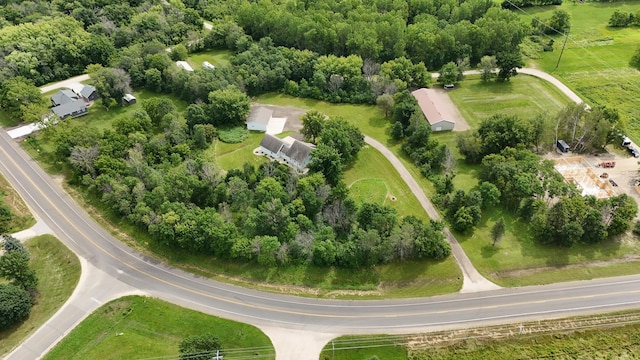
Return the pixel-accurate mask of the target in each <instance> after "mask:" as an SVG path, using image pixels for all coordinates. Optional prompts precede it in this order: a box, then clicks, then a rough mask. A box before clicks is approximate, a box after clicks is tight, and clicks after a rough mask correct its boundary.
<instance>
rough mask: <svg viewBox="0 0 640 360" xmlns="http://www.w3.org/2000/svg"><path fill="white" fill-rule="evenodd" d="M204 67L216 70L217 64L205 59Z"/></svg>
mask: <svg viewBox="0 0 640 360" xmlns="http://www.w3.org/2000/svg"><path fill="white" fill-rule="evenodd" d="M202 67H203V68H205V69H209V70H215V69H216V66H215V65H213V64H212V63H210V62H208V61H204V62H203V63H202Z"/></svg>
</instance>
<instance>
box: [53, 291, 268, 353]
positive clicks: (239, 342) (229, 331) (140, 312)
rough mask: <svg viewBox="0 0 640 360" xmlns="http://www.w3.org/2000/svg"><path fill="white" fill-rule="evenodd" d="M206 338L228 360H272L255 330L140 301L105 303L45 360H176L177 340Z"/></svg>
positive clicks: (125, 299)
mask: <svg viewBox="0 0 640 360" xmlns="http://www.w3.org/2000/svg"><path fill="white" fill-rule="evenodd" d="M207 333H210V334H212V335H214V336H217V337H218V338H219V339H220V342H221V344H222V346H223V350H224V351H226V352H227V354H232V355H231V356H230V357H231V358H234V357H235V358H260V359H275V351H274V349H273V345H272V344H271V341H270V340H269V338H268V337H267V336H266V335H265V334H264V333H262V332H261V331H260V330H259V329H257V328H255V327H253V326H250V325H246V324H242V323H239V322H235V321H231V320H225V319H221V318H218V317H215V316H211V315H207V314H203V313H200V312H197V311H193V310H189V309H185V308H182V307H179V306H177V305H172V304H169V303H167V302H164V301H162V300H158V299H154V298H148V297H143V296H127V297H123V298H120V299H116V300H114V301H111V302H109V303H107V304H104V305H103V306H101V307H100V308H99V309H98V310H96V311H94V312H93V313H92V314H91V315H89V317H87V318H86V319H85V320H84V321H82V322H81V323H80V324H79V325H78V326H77V327H76V328H75V329H74V330H73V331H71V333H69V335H67V336H66V337H65V338H64V339H63V340H62V341H61V342H60V343H59V344H58V345H57V346H56V347H54V348H53V349H52V350H51V351H50V352H49V353H48V354H47V355H46V356H45V359H48V360H53V359H64V360H71V359H103V360H109V359H114V360H115V359H149V358H153V359H169V358H171V359H175V358H177V357H178V355H179V351H178V345H179V344H180V341H182V340H183V339H184V338H186V337H188V336H192V335H204V334H207ZM226 357H227V356H225V358H226Z"/></svg>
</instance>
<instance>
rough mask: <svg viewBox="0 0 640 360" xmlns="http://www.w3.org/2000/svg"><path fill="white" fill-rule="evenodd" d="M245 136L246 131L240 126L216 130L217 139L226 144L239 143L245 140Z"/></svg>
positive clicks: (246, 134)
mask: <svg viewBox="0 0 640 360" xmlns="http://www.w3.org/2000/svg"><path fill="white" fill-rule="evenodd" d="M247 136H248V132H247V129H245V128H244V127H240V126H237V127H234V128H229V129H220V130H218V139H220V141H222V142H225V143H228V144H237V143H241V142H243V141H244V140H245V139H246V138H247Z"/></svg>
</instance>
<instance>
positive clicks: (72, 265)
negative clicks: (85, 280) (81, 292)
mask: <svg viewBox="0 0 640 360" xmlns="http://www.w3.org/2000/svg"><path fill="white" fill-rule="evenodd" d="M25 246H26V247H27V249H28V250H29V253H30V254H31V260H30V265H31V266H32V268H33V269H34V270H35V271H36V275H37V276H38V280H39V282H38V291H39V292H40V295H39V296H38V297H37V298H36V300H35V304H34V305H33V307H32V308H31V314H30V315H29V317H28V318H27V320H25V321H23V322H22V323H20V324H17V325H15V326H13V327H11V328H9V329H7V330H4V331H0V356H4V355H6V354H8V353H9V352H10V351H12V350H13V349H14V348H15V347H16V346H18V345H19V344H20V343H21V342H22V341H24V340H25V339H26V338H28V337H29V335H31V334H32V333H33V332H34V331H36V330H37V329H38V328H39V327H40V326H42V324H44V323H45V322H46V321H47V320H49V318H50V317H51V316H52V315H53V314H55V312H56V311H57V310H58V309H60V308H61V307H62V305H63V304H64V303H65V302H66V301H67V299H68V298H69V297H70V296H71V293H73V290H74V289H75V287H76V285H77V284H78V281H79V279H80V261H79V260H78V258H77V257H76V256H75V254H73V252H71V250H69V249H68V248H67V247H66V246H64V244H62V243H61V242H60V240H58V239H56V238H55V237H53V236H51V235H42V236H37V237H34V238H33V239H30V240H28V241H27V242H26V243H25Z"/></svg>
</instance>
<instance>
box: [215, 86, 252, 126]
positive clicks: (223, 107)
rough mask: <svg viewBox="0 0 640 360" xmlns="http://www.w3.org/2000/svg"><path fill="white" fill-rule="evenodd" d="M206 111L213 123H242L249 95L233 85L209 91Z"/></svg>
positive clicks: (222, 124) (246, 110) (216, 124)
mask: <svg viewBox="0 0 640 360" xmlns="http://www.w3.org/2000/svg"><path fill="white" fill-rule="evenodd" d="M208 100H209V104H208V105H207V113H208V115H209V118H211V119H212V120H213V125H215V126H217V127H219V126H239V125H242V124H244V122H245V121H246V120H247V115H248V114H249V108H250V102H249V97H248V96H247V95H246V94H244V93H242V92H241V91H240V90H239V89H237V88H235V87H229V88H226V89H224V90H216V91H212V92H210V93H209V98H208Z"/></svg>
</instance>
